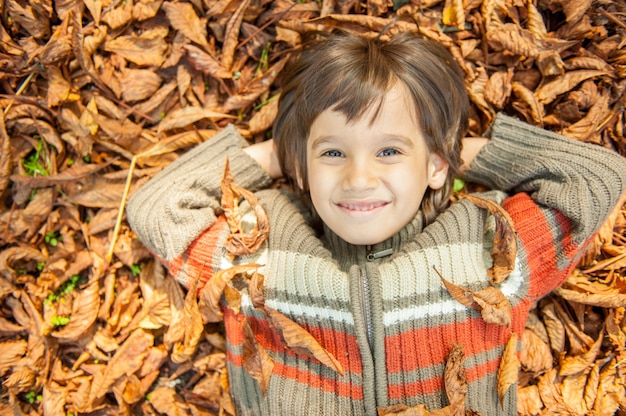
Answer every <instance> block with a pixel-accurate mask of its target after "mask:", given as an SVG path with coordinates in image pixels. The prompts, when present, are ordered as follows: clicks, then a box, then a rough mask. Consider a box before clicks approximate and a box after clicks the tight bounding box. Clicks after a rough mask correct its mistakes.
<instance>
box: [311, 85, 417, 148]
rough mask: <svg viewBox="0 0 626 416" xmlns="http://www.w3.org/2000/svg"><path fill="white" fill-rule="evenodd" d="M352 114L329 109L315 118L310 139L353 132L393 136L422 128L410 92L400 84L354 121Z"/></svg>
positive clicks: (368, 107) (339, 109)
mask: <svg viewBox="0 0 626 416" xmlns="http://www.w3.org/2000/svg"><path fill="white" fill-rule="evenodd" d="M350 115H351V114H350V113H346V112H345V111H342V108H341V106H338V105H334V106H331V107H329V108H327V109H326V110H324V111H322V112H321V113H320V114H319V115H318V116H317V117H316V118H315V120H314V121H313V123H312V125H311V128H310V130H309V135H308V137H307V138H308V139H318V138H319V137H320V136H321V135H332V134H333V133H338V132H342V131H344V130H347V131H350V130H352V129H357V130H358V129H362V130H368V129H369V130H372V132H378V133H380V134H384V135H389V136H393V135H394V133H395V132H398V134H400V133H406V132H409V131H415V130H419V129H420V127H419V123H418V121H417V114H416V111H415V103H414V102H413V99H412V97H411V95H410V93H409V92H408V89H407V88H406V87H405V86H404V85H402V84H400V83H396V84H395V85H394V86H393V87H392V88H391V89H390V90H389V91H387V92H386V93H383V94H381V96H379V97H376V98H375V99H374V100H372V101H371V102H370V103H369V104H368V105H367V106H366V107H365V108H364V109H363V110H362V111H361V113H360V114H359V115H358V116H355V117H353V118H352V119H351V118H350Z"/></svg>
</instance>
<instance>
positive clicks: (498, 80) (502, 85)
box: [485, 70, 513, 110]
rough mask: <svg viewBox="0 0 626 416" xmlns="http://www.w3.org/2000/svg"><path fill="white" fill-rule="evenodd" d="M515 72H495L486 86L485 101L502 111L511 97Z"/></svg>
mask: <svg viewBox="0 0 626 416" xmlns="http://www.w3.org/2000/svg"><path fill="white" fill-rule="evenodd" d="M512 78H513V71H512V70H509V71H497V72H494V73H493V74H492V75H491V77H489V81H487V85H486V86H485V99H486V100H487V101H488V102H490V103H491V104H493V105H494V107H496V108H497V109H499V110H501V109H502V108H503V107H504V105H505V104H506V102H507V101H508V99H509V96H510V95H511V90H512V87H511V79H512Z"/></svg>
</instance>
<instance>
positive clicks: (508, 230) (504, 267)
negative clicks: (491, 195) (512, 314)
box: [460, 194, 517, 284]
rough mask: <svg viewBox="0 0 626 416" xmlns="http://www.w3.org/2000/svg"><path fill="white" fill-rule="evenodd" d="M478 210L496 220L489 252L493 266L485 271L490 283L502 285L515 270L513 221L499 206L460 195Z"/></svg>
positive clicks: (515, 247)
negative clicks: (484, 211) (491, 246)
mask: <svg viewBox="0 0 626 416" xmlns="http://www.w3.org/2000/svg"><path fill="white" fill-rule="evenodd" d="M460 196H461V197H463V198H467V199H469V200H470V201H471V202H472V203H473V204H474V205H476V206H477V207H479V208H483V209H486V210H487V211H489V212H490V213H491V215H493V216H494V218H495V220H496V234H495V236H494V240H493V248H492V250H491V259H492V261H493V265H492V266H491V267H490V268H489V270H487V273H488V275H489V280H490V281H491V283H496V284H497V283H502V282H503V281H504V279H506V278H507V277H509V275H510V274H511V272H512V271H513V269H514V268H515V257H516V256H517V237H516V232H515V226H514V224H513V219H511V216H510V215H509V213H508V212H506V210H505V209H504V208H503V207H502V206H501V205H499V204H497V203H495V202H493V201H490V200H487V199H483V198H480V197H477V196H475V195H470V194H462V195H460Z"/></svg>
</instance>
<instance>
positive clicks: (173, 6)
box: [162, 2, 209, 48]
mask: <svg viewBox="0 0 626 416" xmlns="http://www.w3.org/2000/svg"><path fill="white" fill-rule="evenodd" d="M162 8H163V10H164V11H165V15H166V16H167V20H169V22H170V24H171V25H172V27H173V28H174V29H176V30H178V31H179V32H181V33H182V34H183V35H185V36H186V37H187V38H188V39H190V40H191V41H193V42H195V43H197V44H198V45H200V46H202V47H204V48H208V47H209V43H208V42H207V30H206V19H200V18H199V17H198V15H197V14H196V12H195V10H194V9H193V5H192V4H191V3H172V2H164V3H163V6H162Z"/></svg>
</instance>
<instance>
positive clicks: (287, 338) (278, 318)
mask: <svg viewBox="0 0 626 416" xmlns="http://www.w3.org/2000/svg"><path fill="white" fill-rule="evenodd" d="M265 312H266V314H267V316H268V318H269V322H270V325H271V327H272V328H274V329H275V330H276V331H278V333H279V334H280V335H281V337H282V338H283V340H284V342H285V344H287V346H288V347H289V348H290V349H292V350H294V351H296V352H299V353H301V354H305V355H308V356H312V357H315V358H317V359H318V360H319V361H321V362H322V364H324V365H326V366H328V367H330V368H331V369H332V370H334V371H336V372H337V373H339V374H340V375H343V367H342V366H341V364H340V363H339V361H337V359H336V358H335V357H334V356H333V355H332V354H331V353H330V352H328V351H327V350H326V349H325V348H324V347H322V346H321V345H320V344H319V342H317V340H316V339H315V338H314V337H313V335H311V334H309V333H308V332H307V331H306V330H305V329H304V328H302V327H301V326H300V325H298V324H297V323H295V322H294V321H292V320H291V319H289V318H288V317H286V316H285V315H283V314H282V313H280V312H278V311H277V310H274V309H271V308H267V307H266V308H265Z"/></svg>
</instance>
